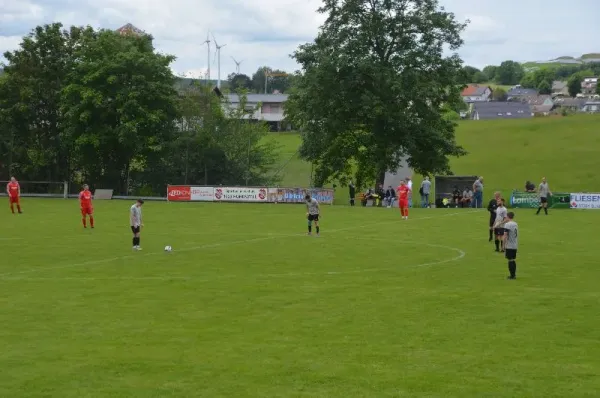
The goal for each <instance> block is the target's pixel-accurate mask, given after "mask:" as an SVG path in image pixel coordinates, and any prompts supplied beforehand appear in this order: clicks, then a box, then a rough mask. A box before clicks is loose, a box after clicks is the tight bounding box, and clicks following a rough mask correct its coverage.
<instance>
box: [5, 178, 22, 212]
mask: <svg viewBox="0 0 600 398" xmlns="http://www.w3.org/2000/svg"><path fill="white" fill-rule="evenodd" d="M6 193H7V194H8V203H9V204H10V211H12V213H13V214H15V205H17V211H18V212H19V214H23V212H22V211H21V186H20V185H19V182H18V181H17V179H16V178H15V177H10V182H9V183H8V184H6Z"/></svg>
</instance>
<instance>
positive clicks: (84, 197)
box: [79, 184, 94, 228]
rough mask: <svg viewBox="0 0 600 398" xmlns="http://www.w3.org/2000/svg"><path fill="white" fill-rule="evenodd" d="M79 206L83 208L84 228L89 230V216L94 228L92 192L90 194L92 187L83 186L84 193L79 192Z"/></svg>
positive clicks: (91, 225)
mask: <svg viewBox="0 0 600 398" xmlns="http://www.w3.org/2000/svg"><path fill="white" fill-rule="evenodd" d="M79 205H80V207H81V222H82V223H83V228H87V220H86V217H87V216H90V227H92V228H94V207H93V206H92V192H90V187H88V186H87V184H86V185H84V186H83V191H81V192H79Z"/></svg>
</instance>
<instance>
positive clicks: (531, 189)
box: [525, 180, 535, 192]
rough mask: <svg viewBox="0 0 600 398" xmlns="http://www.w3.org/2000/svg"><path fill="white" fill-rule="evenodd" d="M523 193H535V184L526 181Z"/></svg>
mask: <svg viewBox="0 0 600 398" xmlns="http://www.w3.org/2000/svg"><path fill="white" fill-rule="evenodd" d="M525 192H535V184H534V183H533V182H531V181H529V180H528V181H527V182H526V183H525Z"/></svg>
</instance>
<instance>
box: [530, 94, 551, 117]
mask: <svg viewBox="0 0 600 398" xmlns="http://www.w3.org/2000/svg"><path fill="white" fill-rule="evenodd" d="M527 103H528V104H529V105H530V106H531V110H532V112H533V114H534V115H544V116H547V115H549V114H550V111H551V110H552V108H554V101H553V100H552V97H551V96H549V95H538V96H537V97H531V98H529V101H527Z"/></svg>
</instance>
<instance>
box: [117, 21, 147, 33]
mask: <svg viewBox="0 0 600 398" xmlns="http://www.w3.org/2000/svg"><path fill="white" fill-rule="evenodd" d="M115 32H117V33H119V34H122V35H135V36H143V35H145V34H146V32H144V31H143V30H141V29H138V28H136V27H135V26H133V25H132V24H130V23H128V24H125V25H123V26H121V27H120V28H119V29H117V30H115Z"/></svg>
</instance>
